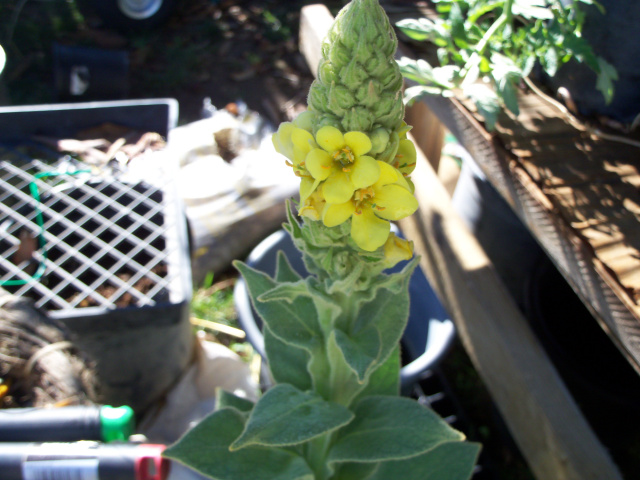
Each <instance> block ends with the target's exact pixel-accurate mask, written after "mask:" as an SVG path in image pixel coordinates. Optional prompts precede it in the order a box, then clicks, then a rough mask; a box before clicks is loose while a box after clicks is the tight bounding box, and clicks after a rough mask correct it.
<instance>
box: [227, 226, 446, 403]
mask: <svg viewBox="0 0 640 480" xmlns="http://www.w3.org/2000/svg"><path fill="white" fill-rule="evenodd" d="M279 250H282V251H283V252H284V253H285V255H286V256H287V258H288V260H289V262H290V263H291V266H292V267H293V268H294V269H295V270H296V271H297V272H298V273H299V274H300V275H301V276H308V275H309V273H308V272H307V270H306V268H305V266H304V263H303V261H302V255H301V253H300V252H299V250H297V249H296V248H295V246H294V244H293V242H292V240H291V238H290V237H289V234H288V233H287V232H286V231H284V230H280V231H277V232H275V233H273V234H272V235H270V236H269V237H267V238H266V239H265V240H263V241H262V242H261V243H260V244H259V245H258V246H257V247H256V248H255V249H254V250H253V251H252V252H251V254H250V255H249V257H248V259H247V263H248V264H249V265H250V266H252V267H253V268H256V269H257V270H261V271H263V272H265V273H268V274H270V275H273V274H274V273H275V268H276V258H277V257H276V255H277V253H278V251H279ZM402 266H403V264H399V265H397V266H396V267H395V268H394V269H392V270H391V271H399V270H401V269H402ZM409 294H410V299H411V303H410V313H409V323H408V325H407V329H406V330H405V333H404V336H403V338H402V345H403V349H404V350H403V357H404V358H405V359H406V364H405V366H404V367H403V368H402V370H401V372H400V375H401V384H402V389H403V391H406V390H407V389H409V388H411V386H412V385H413V384H414V383H415V382H416V381H417V380H419V379H420V377H421V376H422V375H423V374H424V373H425V372H426V371H427V370H429V369H431V368H433V367H434V366H435V365H436V364H437V363H438V362H439V361H440V360H441V359H442V358H443V357H444V355H445V353H446V352H447V350H448V348H449V346H450V345H451V342H452V341H453V339H454V338H455V327H454V324H453V322H452V321H451V320H450V319H449V315H448V314H447V312H446V311H445V309H444V307H443V306H442V304H441V303H440V301H439V300H438V298H437V296H436V294H435V292H434V291H433V289H432V288H431V285H430V284H429V282H428V281H427V279H426V277H425V276H424V273H423V272H422V270H421V269H420V268H419V267H418V268H416V270H415V271H414V273H413V276H412V277H411V280H410V283H409ZM234 301H235V305H236V309H237V312H238V319H239V322H240V325H241V326H242V328H243V329H244V330H245V332H246V333H247V338H248V340H249V342H250V343H251V344H252V345H253V347H254V348H255V349H256V350H257V351H258V352H259V353H260V355H262V357H263V358H266V356H265V350H264V339H263V336H262V331H261V328H262V320H261V319H260V317H259V316H258V314H257V313H256V312H255V310H254V309H253V306H252V305H251V300H250V298H249V294H248V291H247V287H246V284H245V282H244V280H242V279H240V280H239V281H238V282H237V283H236V287H235V290H234Z"/></svg>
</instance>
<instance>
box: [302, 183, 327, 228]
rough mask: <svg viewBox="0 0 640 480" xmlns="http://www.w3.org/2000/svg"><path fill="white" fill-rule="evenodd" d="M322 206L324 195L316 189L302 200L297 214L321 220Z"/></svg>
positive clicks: (323, 204)
mask: <svg viewBox="0 0 640 480" xmlns="http://www.w3.org/2000/svg"><path fill="white" fill-rule="evenodd" d="M301 204H302V202H301ZM324 206H325V201H324V197H323V196H322V194H321V193H320V192H318V190H315V191H314V192H313V193H312V194H311V195H310V196H309V198H307V199H306V200H305V201H304V206H303V207H302V208H301V209H300V212H299V215H300V216H302V217H307V218H309V219H311V220H315V221H318V220H321V219H322V212H323V211H324Z"/></svg>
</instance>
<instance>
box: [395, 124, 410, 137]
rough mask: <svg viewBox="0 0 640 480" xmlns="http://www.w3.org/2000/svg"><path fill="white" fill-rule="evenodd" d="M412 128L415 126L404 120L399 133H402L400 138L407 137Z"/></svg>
mask: <svg viewBox="0 0 640 480" xmlns="http://www.w3.org/2000/svg"><path fill="white" fill-rule="evenodd" d="M412 128H413V127H412V126H411V125H407V122H404V121H403V122H402V124H400V128H399V129H398V135H400V138H407V133H409V131H410V130H411V129H412Z"/></svg>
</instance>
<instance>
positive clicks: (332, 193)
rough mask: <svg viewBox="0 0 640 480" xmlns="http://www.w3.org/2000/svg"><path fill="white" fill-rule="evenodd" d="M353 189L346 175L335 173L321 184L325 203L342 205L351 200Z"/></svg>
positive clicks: (340, 172)
mask: <svg viewBox="0 0 640 480" xmlns="http://www.w3.org/2000/svg"><path fill="white" fill-rule="evenodd" d="M354 190H355V188H354V187H353V183H351V180H349V177H348V176H347V174H346V173H344V172H343V171H341V170H338V171H335V172H334V173H333V174H331V176H330V177H329V178H327V179H326V180H325V181H324V183H323V184H322V193H323V195H324V198H325V200H326V201H327V203H344V202H346V201H348V200H351V197H352V196H353V192H354Z"/></svg>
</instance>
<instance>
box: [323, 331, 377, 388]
mask: <svg viewBox="0 0 640 480" xmlns="http://www.w3.org/2000/svg"><path fill="white" fill-rule="evenodd" d="M333 333H334V334H335V341H336V345H337V346H338V348H339V349H340V352H341V353H342V356H343V358H344V360H345V362H346V363H347V365H349V367H350V368H351V369H352V370H353V372H354V373H355V374H356V376H357V377H358V381H359V383H363V382H364V380H365V378H366V376H367V373H368V372H369V370H370V369H371V368H372V367H373V366H374V365H376V362H377V360H378V356H379V355H380V350H381V345H380V344H381V340H380V333H379V331H378V330H377V329H376V328H373V327H369V328H366V329H364V330H362V331H360V332H359V333H358V335H353V336H349V335H347V334H346V333H344V332H343V331H341V330H338V329H336V330H334V331H333Z"/></svg>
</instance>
